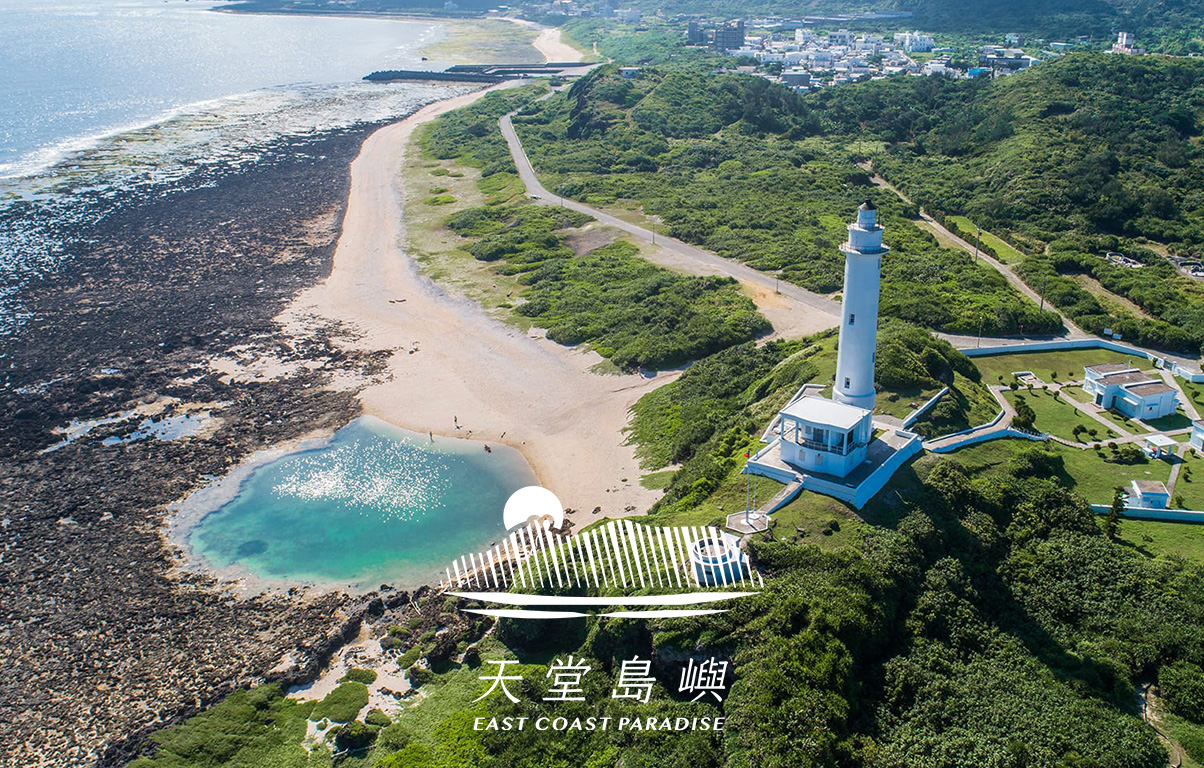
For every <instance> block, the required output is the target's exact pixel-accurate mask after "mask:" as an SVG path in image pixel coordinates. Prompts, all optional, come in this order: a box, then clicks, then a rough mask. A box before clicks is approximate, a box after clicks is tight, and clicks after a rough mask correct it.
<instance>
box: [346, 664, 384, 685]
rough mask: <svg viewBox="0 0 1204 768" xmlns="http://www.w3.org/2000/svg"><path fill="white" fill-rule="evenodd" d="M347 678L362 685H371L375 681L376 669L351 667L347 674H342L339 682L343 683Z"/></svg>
mask: <svg viewBox="0 0 1204 768" xmlns="http://www.w3.org/2000/svg"><path fill="white" fill-rule="evenodd" d="M348 680H350V681H351V682H354V683H363V684H364V685H372V684H373V683H375V682H376V670H372V669H357V668H355V667H352V668H351V669H349V670H347V674H345V675H343V679H342V680H339V682H340V683H345V682H347V681H348Z"/></svg>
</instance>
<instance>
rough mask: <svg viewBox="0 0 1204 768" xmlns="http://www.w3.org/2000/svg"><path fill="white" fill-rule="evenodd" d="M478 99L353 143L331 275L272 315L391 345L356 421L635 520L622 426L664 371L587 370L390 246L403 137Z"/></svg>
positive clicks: (549, 47)
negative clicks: (471, 446)
mask: <svg viewBox="0 0 1204 768" xmlns="http://www.w3.org/2000/svg"><path fill="white" fill-rule="evenodd" d="M537 42H538V45H539V47H540V50H541V52H542V53H543V54H544V56H545V57H548V58H553V57H554V58H560V59H564V58H568V57H569V56H570V55H571V56H572V58H575V59H576V58H580V53H579V52H578V51H576V50H575V49H573V48H570V47H569V46H567V45H564V44H563V43H561V42H560V41H559V31H558V30H545V31H544V32H542V33H541V34H540V36H539V38H538V41H537ZM485 92H486V91H478V92H475V93H472V94H467V95H464V96H460V97H456V98H453V99H448V100H445V101H441V102H438V103H435V104H431V105H429V106H427V107H425V108H423V109H421V110H419V111H418V112H416V113H415V114H413V115H411V116H410V117H408V118H406V119H405V120H402V121H400V122H398V123H394V124H393V125H390V126H387V127H385V128H382V129H380V130H378V131H377V132H375V133H373V134H372V135H371V136H370V137H369V138H368V140H367V141H365V142H364V145H363V149H362V150H361V152H360V154H359V157H357V158H356V160H355V162H354V163H353V164H352V166H351V191H350V196H349V199H348V205H347V211H346V215H345V217H344V220H343V228H342V234H341V235H340V237H339V241H338V246H337V248H336V250H335V255H334V267H333V270H332V273H331V275H330V277H329V279H327V280H326V281H325V282H323V283H321V284H319V285H317V286H315V287H314V288H312V289H310V290H307V291H305V292H304V293H303V294H301V295H300V296H299V297H298V298H297V300H296V301H295V302H294V303H293V304H292V306H291V307H290V308H289V309H288V310H287V311H286V312H284V313H283V314H282V315H281V316H280V318H278V319H279V320H280V321H281V322H282V324H283V325H284V326H285V327H286V328H288V329H290V331H291V332H293V333H295V334H297V335H298V337H303V336H304V335H305V334H306V333H307V332H308V329H309V328H312V327H314V326H315V324H320V323H323V322H328V321H331V320H333V321H338V322H341V323H344V324H346V326H348V327H350V328H353V329H354V330H356V331H357V332H358V333H359V334H360V337H359V338H358V339H356V340H355V341H354V342H349V343H353V344H355V345H356V346H357V347H358V348H361V349H365V350H368V349H382V348H389V349H394V350H395V353H394V354H393V356H392V358H391V360H390V362H389V375H390V380H388V381H384V382H383V383H377V384H372V385H369V386H368V387H366V388H365V389H364V390H363V391H362V392H361V393H360V400H361V402H362V404H363V407H364V411H365V412H366V413H369V414H371V415H373V416H376V417H378V418H381V419H383V420H385V421H388V422H390V423H392V424H396V425H397V426H400V427H404V428H407V429H412V430H415V431H420V432H427V431H431V432H433V433H434V434H435V435H436V436H438V435H444V436H455V437H461V438H463V437H468V438H472V439H477V440H481V441H482V442H483V444H488V443H491V442H492V443H498V442H503V443H506V444H508V445H511V446H514V447H515V448H518V449H519V450H521V451H522V453H523V455H524V456H526V458H527V460H528V461H529V462H530V463H531V465H532V467H533V469H534V470H535V472H536V474H537V475H538V476H539V478H540V481H541V482H542V483H543V485H545V486H546V487H548V488H550V489H551V490H552V491H553V492H555V493H556V494H557V495H558V496H559V497H560V500H561V501H562V502H563V503H564V504H565V506H566V507H568V508H571V509H573V510H576V514H575V515H574V516H573V517H574V519H575V521H576V522H577V523H578V524H583V523H588V522H589V521H591V520H593V519H595V518H596V517H597V516H598V515H608V516H618V515H623V514H639V513H643V512H644V511H646V510H647V508H648V507H649V505H650V504H652V502H653V501H655V499H656V497H657V495H658V494H657V492H654V491H650V490H647V489H645V488H643V487H641V486H640V484H639V476H640V470H639V467H638V465H637V462H636V459H635V455H634V451H633V449H632V448H631V447H630V446H627V445H624V436H623V432H622V430H623V427H624V426H626V424H627V420H628V413H627V412H628V409H629V408H630V407H631V405H632V404H633V403H634V402H635V401H636V400H637V399H639V397H640V396H641V395H643V394H644V393H646V392H648V391H650V390H651V389H653V388H655V387H657V386H659V385H661V384H663V383H665V382H667V381H669V380H670V379H671V378H672V376H673V375H674V374H672V373H662V374H660V375H658V376H656V377H653V378H648V377H644V376H636V375H599V374H595V373H592V372H591V371H590V368H591V367H593V366H594V365H596V364H597V363H599V362H601V361H602V359H601V358H600V357H599V356H598V355H597V354H594V353H589V352H583V351H580V350H576V349H570V348H566V347H563V346H561V345H559V344H555V343H553V342H550V341H547V340H545V339H542V338H539V337H537V336H535V335H527V334H524V333H523V332H521V331H519V330H518V329H516V328H514V327H512V326H509V325H506V324H504V323H501V322H499V321H497V320H495V319H492V318H490V317H489V316H488V315H486V313H485V312H484V311H483V310H482V309H481V308H480V307H479V306H478V305H476V304H475V303H474V302H472V301H470V300H468V299H466V298H463V297H461V296H456V295H453V294H450V293H448V292H447V291H446V290H444V289H443V288H441V287H440V286H438V285H436V284H435V283H433V282H432V281H431V280H429V279H428V278H426V277H424V276H423V275H422V274H421V273H420V272H419V271H418V269H417V268H416V266H415V264H414V262H413V260H412V259H411V258H410V257H409V256H408V255H407V254H406V252H405V251H404V249H403V247H402V243H403V242H404V240H405V222H404V220H403V210H404V205H403V202H404V201H403V199H402V193H401V191H400V186H399V178H398V175H399V173H400V169H401V167H402V160H403V158H404V156H405V153H406V152H407V151H411V150H410V147H409V142H410V138H411V136H412V135H413V132H414V129H415V128H417V127H418V126H419V125H421V124H423V123H425V122H427V121H430V120H432V119H434V118H435V117H437V116H439V115H441V114H443V113H445V112H448V111H450V110H453V109H457V108H459V107H462V106H465V105H467V104H470V103H472V102H473V101H475V100H476V99H478V98H480V97H481V96H482V95H483V94H484V93H485ZM412 349H417V351H416V352H413V353H411V351H410V350H412ZM457 425H458V426H457ZM503 435H504V437H503ZM595 510H597V512H595Z"/></svg>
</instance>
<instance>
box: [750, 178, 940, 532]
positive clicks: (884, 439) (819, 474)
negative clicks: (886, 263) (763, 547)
mask: <svg viewBox="0 0 1204 768" xmlns="http://www.w3.org/2000/svg"><path fill="white" fill-rule="evenodd" d="M840 250H841V251H843V252H844V255H845V268H844V303H843V305H842V308H841V309H842V312H843V314H844V316H843V317H842V318H841V322H840V350H839V352H838V354H837V357H836V381H835V382H834V383H833V387H832V398H831V399H828V398H826V397H819V396H818V395H811V394H808V393H807V387H808V386H811V385H804V386H803V388H802V389H800V390H799V391H798V393H797V394H796V395H795V396H794V399H793V400H791V401H790V402H789V403H787V404H786V407H785V408H783V409H782V410H780V411H778V418H777V420H776V421H775V422H774V423H773V424H771V425H770V428H769V429H767V430H766V431H765V435H764V436H763V437H762V438H761V440H762V442H766V443H768V445H767V446H766V447H764V448H762V449H761V450H759V451H757V453H756V455H754V456H752V457H750V458H749V460H748V463H747V464H746V465H745V467H744V471H745V472H748V473H750V474H756V475H764V476H765V477H772V478H773V479H775V480H777V481H779V482H782V483H795V484H796V485H795V492H796V493H797V492H798V489H800V488H801V489H802V490H808V491H813V492H815V493H822V494H824V495H826V496H831V497H833V498H837V499H841V500H842V501H846V502H848V503H849V504H852V505H853V506H854V507H856V508H857V509H861V508H862V507H863V506H865V504H866V502H868V501H869V500H870V499H872V498H874V495H875V494H877V493H878V492H879V491H881V490H882V488H883V487H884V486H885V485H886V483H887V481H889V480H890V478H891V476H892V475H893V474H894V473H895V471H896V470H897V469H898V468H899V467H900V466H902V465H903V463H904V462H905V461H907V459H908V458H910V457H912V456H914V455H915V454H917V453H919V452H920V451H921V450H923V444H922V440H921V438H920V436H919V435H918V434H916V433H915V432H909V431H907V430H906V429H902V428H900V427H898V426H895V424H897V422H894V423H888V422H886V421H882V422H880V423H878V424H874V358H875V354H874V351H875V350H874V348H875V346H876V344H877V341H878V288H879V284H878V283H879V278H880V275H879V267H880V266H881V264H882V256H883V255H884V254H885V253H886V251H887V249H886V248H884V247H883V246H882V227H880V226H879V225H878V211H877V209H876V208H874V204H873V203H871V202H870V201H868V200H866V201H865V202H864V203H863V204H862V205H861V207H860V208H858V209H857V221H855V222H853V223H852V224H850V225H849V240H848V242H847V243H845V244H844V245H842V246H840ZM770 511H772V510H770ZM745 524H746V525H752V523H749V522H748V518H747V517H746V518H745ZM728 525H729V526H731V525H732V521H731V519H730V518H729V521H728ZM738 530H741V529H738ZM757 530H760V529H757Z"/></svg>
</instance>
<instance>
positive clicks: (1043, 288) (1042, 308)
mask: <svg viewBox="0 0 1204 768" xmlns="http://www.w3.org/2000/svg"><path fill="white" fill-rule="evenodd" d="M1048 282H1049V273H1048V272H1047V273H1046V274H1045V279H1044V280H1042V281H1041V311H1042V312H1044V311H1045V285H1046V284H1047V283H1048Z"/></svg>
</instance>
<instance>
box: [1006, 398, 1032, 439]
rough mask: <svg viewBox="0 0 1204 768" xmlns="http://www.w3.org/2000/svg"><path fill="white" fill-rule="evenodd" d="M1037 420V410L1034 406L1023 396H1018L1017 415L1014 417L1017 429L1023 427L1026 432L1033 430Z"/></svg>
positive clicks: (1014, 425)
mask: <svg viewBox="0 0 1204 768" xmlns="http://www.w3.org/2000/svg"><path fill="white" fill-rule="evenodd" d="M1036 420H1037V412H1036V411H1034V410H1033V407H1032V406H1031V405H1029V404H1028V402H1026V401H1025V399H1024V398H1023V397H1017V398H1016V416H1015V417H1014V418H1013V419H1012V426H1013V427H1015V428H1016V429H1022V430H1024V431H1026V432H1031V431H1032V429H1033V424H1034V422H1036Z"/></svg>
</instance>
